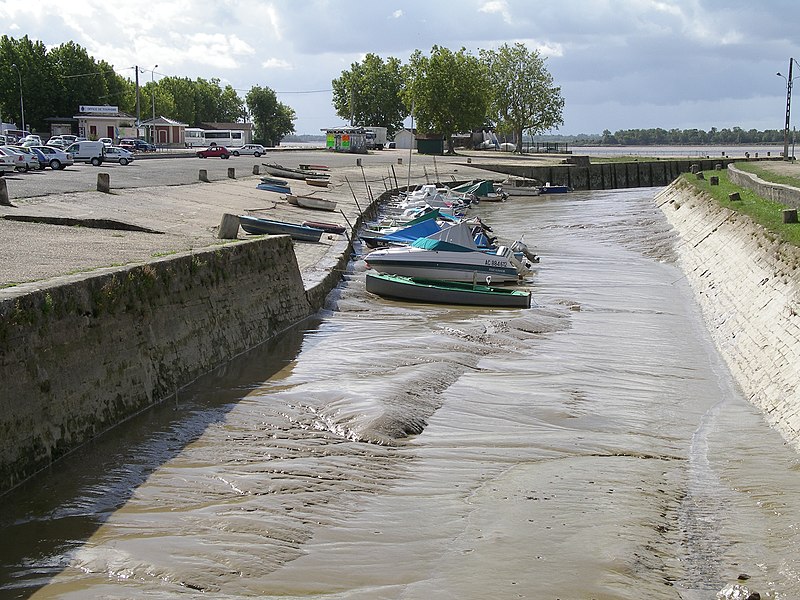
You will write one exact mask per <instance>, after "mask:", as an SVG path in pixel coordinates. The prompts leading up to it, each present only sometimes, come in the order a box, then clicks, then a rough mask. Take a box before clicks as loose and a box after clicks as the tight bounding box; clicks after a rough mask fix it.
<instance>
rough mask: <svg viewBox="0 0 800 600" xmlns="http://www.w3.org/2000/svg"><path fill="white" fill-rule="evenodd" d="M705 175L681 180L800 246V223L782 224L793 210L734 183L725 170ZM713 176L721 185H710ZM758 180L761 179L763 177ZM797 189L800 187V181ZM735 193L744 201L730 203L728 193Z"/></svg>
mask: <svg viewBox="0 0 800 600" xmlns="http://www.w3.org/2000/svg"><path fill="white" fill-rule="evenodd" d="M739 165H740V163H737V166H739ZM742 170H744V169H742ZM748 171H749V169H748ZM750 172H753V171H750ZM704 175H705V179H697V177H696V176H695V175H693V174H691V173H685V174H683V175H681V178H682V179H683V180H684V181H686V182H687V183H688V184H689V185H692V186H694V187H695V188H697V189H698V190H701V191H703V192H705V193H706V194H708V195H709V196H711V197H712V198H714V199H715V200H716V201H717V202H719V203H720V205H721V206H724V207H726V208H729V209H731V210H733V211H736V212H740V213H743V214H745V215H748V216H749V217H750V218H751V219H753V221H755V222H756V223H758V224H759V225H761V226H762V227H764V228H765V229H767V230H768V231H771V232H773V233H774V234H775V235H777V236H779V237H780V238H781V239H782V240H784V241H786V242H788V243H790V244H794V245H795V246H799V247H800V223H784V222H783V210H784V209H786V208H790V207H788V206H785V205H783V204H778V203H777V202H772V201H770V200H767V199H765V198H762V197H761V196H758V195H757V194H756V193H755V192H752V191H750V190H747V189H745V188H741V187H739V186H737V185H735V184H733V183H731V181H730V179H729V178H728V172H727V171H726V170H724V169H723V170H722V171H707V172H706V173H704ZM711 177H719V185H711V183H710V181H711ZM759 177H761V175H760V174H759ZM798 187H800V182H799V183H798ZM733 192H739V196H740V197H741V200H738V201H734V202H731V201H730V200H729V199H728V194H730V193H733Z"/></svg>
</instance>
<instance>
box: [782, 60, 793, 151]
mask: <svg viewBox="0 0 800 600" xmlns="http://www.w3.org/2000/svg"><path fill="white" fill-rule="evenodd" d="M793 62H794V59H793V58H790V59H789V77H788V78H787V79H786V124H785V125H784V128H783V160H789V113H790V112H791V110H792V63H793Z"/></svg>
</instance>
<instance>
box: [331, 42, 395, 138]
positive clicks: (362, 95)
mask: <svg viewBox="0 0 800 600" xmlns="http://www.w3.org/2000/svg"><path fill="white" fill-rule="evenodd" d="M331 83H332V87H333V107H334V109H335V110H336V114H337V115H338V116H339V117H341V118H342V119H344V120H350V121H351V122H352V124H353V125H363V126H370V125H372V126H375V127H386V128H387V133H388V135H390V136H391V135H394V133H395V132H396V131H399V130H400V129H402V127H403V119H405V117H406V115H407V114H408V111H407V110H406V107H405V105H404V104H403V100H402V98H401V91H402V89H403V75H402V72H401V64H400V61H399V60H398V59H396V58H391V57H390V58H388V59H387V60H386V61H385V62H384V60H383V59H382V58H380V57H379V56H376V55H375V54H367V55H366V57H365V58H364V61H363V62H362V63H358V62H355V63H353V64H352V65H350V70H349V71H342V74H341V75H340V76H339V77H338V78H337V79H334V80H333V81H332V82H331Z"/></svg>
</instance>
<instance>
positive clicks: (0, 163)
mask: <svg viewBox="0 0 800 600" xmlns="http://www.w3.org/2000/svg"><path fill="white" fill-rule="evenodd" d="M15 161H16V158H15V157H13V156H7V155H5V154H3V153H2V152H0V177H2V176H3V175H5V174H6V173H11V172H12V171H13V170H14V162H15Z"/></svg>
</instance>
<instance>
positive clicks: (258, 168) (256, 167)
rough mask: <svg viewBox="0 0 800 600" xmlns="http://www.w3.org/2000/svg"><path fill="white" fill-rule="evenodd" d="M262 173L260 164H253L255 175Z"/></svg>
mask: <svg viewBox="0 0 800 600" xmlns="http://www.w3.org/2000/svg"><path fill="white" fill-rule="evenodd" d="M260 173H261V168H260V167H259V166H258V165H253V175H258V174H260Z"/></svg>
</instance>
